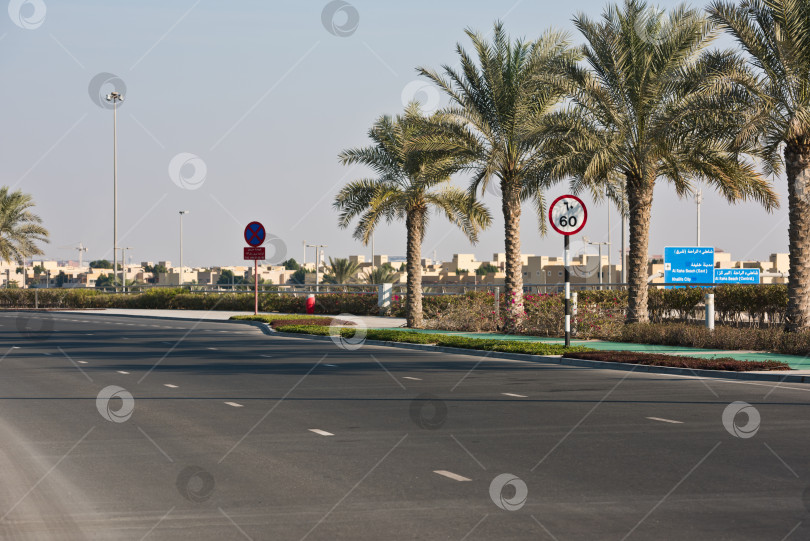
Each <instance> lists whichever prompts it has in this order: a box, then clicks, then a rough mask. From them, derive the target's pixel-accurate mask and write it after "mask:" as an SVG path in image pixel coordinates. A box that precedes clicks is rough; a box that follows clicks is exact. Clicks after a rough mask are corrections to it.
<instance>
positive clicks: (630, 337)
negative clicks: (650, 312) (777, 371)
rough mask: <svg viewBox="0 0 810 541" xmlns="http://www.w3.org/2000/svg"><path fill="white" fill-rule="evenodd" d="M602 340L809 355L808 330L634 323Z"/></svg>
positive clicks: (809, 364)
mask: <svg viewBox="0 0 810 541" xmlns="http://www.w3.org/2000/svg"><path fill="white" fill-rule="evenodd" d="M605 338H608V339H610V340H613V341H616V342H630V343H637V344H661V345H667V346H686V347H695V348H703V349H724V350H738V351H770V352H773V353H784V354H787V355H810V331H801V332H796V333H786V332H784V331H783V330H782V329H779V328H763V329H740V328H736V327H722V326H717V327H715V329H714V331H710V330H708V329H707V328H705V327H703V326H701V325H694V324H688V323H636V324H632V325H624V326H622V328H621V332H620V333H619V334H618V335H616V336H611V337H605ZM808 368H810V359H809V360H808Z"/></svg>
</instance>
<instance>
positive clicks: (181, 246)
mask: <svg viewBox="0 0 810 541" xmlns="http://www.w3.org/2000/svg"><path fill="white" fill-rule="evenodd" d="M179 278H180V285H181V286H182V285H183V212H182V211H181V212H180V277H179Z"/></svg>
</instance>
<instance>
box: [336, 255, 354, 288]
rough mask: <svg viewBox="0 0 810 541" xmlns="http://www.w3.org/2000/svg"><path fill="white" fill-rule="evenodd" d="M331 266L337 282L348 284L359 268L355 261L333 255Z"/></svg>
mask: <svg viewBox="0 0 810 541" xmlns="http://www.w3.org/2000/svg"><path fill="white" fill-rule="evenodd" d="M329 267H330V271H331V272H330V274H331V275H332V277H333V278H334V279H335V283H336V284H348V283H349V281H350V280H351V279H352V277H353V276H354V275H355V274H357V270H358V269H359V265H358V264H357V263H356V262H354V261H349V260H348V259H344V258H338V259H332V258H331V257H330V258H329Z"/></svg>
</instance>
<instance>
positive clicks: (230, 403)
mask: <svg viewBox="0 0 810 541" xmlns="http://www.w3.org/2000/svg"><path fill="white" fill-rule="evenodd" d="M225 403H226V404H228V405H229V406H233V407H234V408H243V407H244V406H243V405H242V404H237V403H236V402H225Z"/></svg>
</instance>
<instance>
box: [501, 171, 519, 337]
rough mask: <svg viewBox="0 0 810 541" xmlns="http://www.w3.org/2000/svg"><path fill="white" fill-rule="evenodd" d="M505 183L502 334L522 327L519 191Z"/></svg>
mask: <svg viewBox="0 0 810 541" xmlns="http://www.w3.org/2000/svg"><path fill="white" fill-rule="evenodd" d="M514 184H515V183H511V182H509V181H508V179H503V180H501V194H502V200H501V206H502V208H503V218H504V228H505V233H506V235H505V238H506V278H505V280H504V289H505V291H504V293H506V314H505V315H506V321H505V322H504V330H505V331H506V332H510V333H516V332H519V331H520V327H521V325H522V323H523V317H524V315H525V314H524V309H523V260H522V258H521V257H520V255H521V254H520V211H521V209H520V187H519V186H516V185H514Z"/></svg>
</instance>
